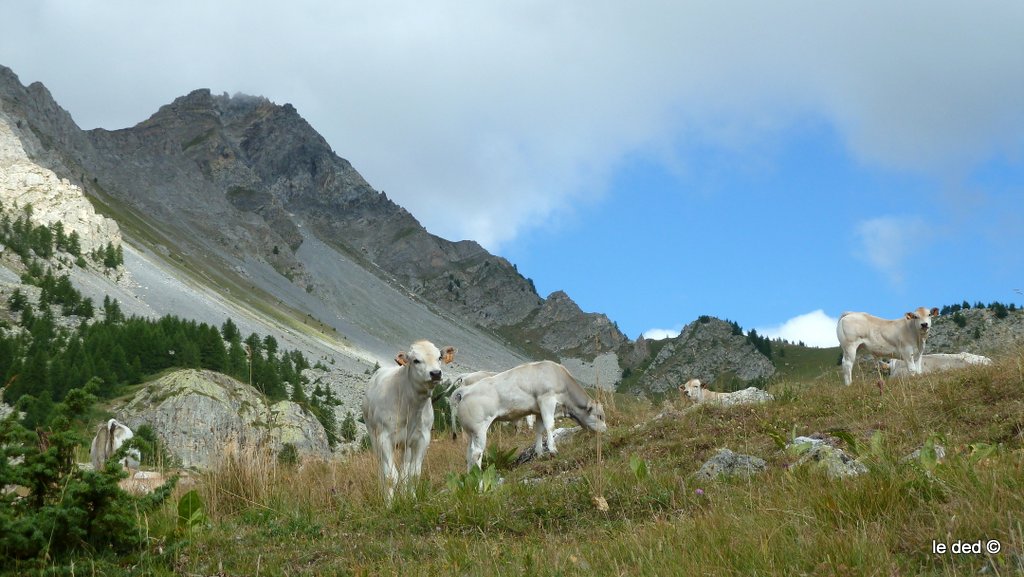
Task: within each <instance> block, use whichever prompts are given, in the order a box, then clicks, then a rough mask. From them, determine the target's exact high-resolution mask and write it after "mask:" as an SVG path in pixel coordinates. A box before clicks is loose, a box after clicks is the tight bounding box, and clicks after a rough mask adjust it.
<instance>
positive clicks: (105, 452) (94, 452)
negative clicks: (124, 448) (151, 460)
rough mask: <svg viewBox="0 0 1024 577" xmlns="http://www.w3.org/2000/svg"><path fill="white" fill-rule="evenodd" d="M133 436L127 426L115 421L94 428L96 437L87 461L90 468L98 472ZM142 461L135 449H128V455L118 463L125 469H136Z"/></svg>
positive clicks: (111, 420)
mask: <svg viewBox="0 0 1024 577" xmlns="http://www.w3.org/2000/svg"><path fill="white" fill-rule="evenodd" d="M134 436H135V434H134V433H132V430H131V429H129V428H128V426H127V425H125V424H123V423H119V422H118V421H117V419H110V420H109V421H107V422H106V423H104V424H102V425H100V426H99V427H97V428H96V436H95V437H93V439H92V447H91V448H90V449H89V460H91V461H92V468H93V470H95V471H99V470H100V469H102V468H103V464H104V463H106V462H107V459H109V458H110V456H111V455H113V454H114V453H115V452H117V450H118V449H120V448H121V445H123V444H124V443H125V442H126V441H128V439H131V438H132V437H134ZM141 461H142V455H141V454H140V453H139V450H138V449H136V448H135V447H132V448H131V449H128V454H127V456H125V458H123V459H121V461H120V463H121V465H122V466H123V467H125V468H127V469H138V468H139V463H140V462H141Z"/></svg>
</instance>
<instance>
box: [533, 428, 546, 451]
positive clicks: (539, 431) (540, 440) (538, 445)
mask: <svg viewBox="0 0 1024 577" xmlns="http://www.w3.org/2000/svg"><path fill="white" fill-rule="evenodd" d="M546 430H547V429H545V428H544V421H543V419H542V420H541V422H540V424H539V425H537V426H536V427H535V428H534V432H535V433H536V437H537V441H536V442H535V443H534V445H533V454H534V455H535V456H537V457H539V456H541V455H542V454H543V453H544V431H546Z"/></svg>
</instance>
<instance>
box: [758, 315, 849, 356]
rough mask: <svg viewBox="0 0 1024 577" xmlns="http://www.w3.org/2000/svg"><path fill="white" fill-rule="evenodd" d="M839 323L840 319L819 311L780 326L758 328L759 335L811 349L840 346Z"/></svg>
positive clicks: (790, 320) (797, 317)
mask: <svg viewBox="0 0 1024 577" xmlns="http://www.w3.org/2000/svg"><path fill="white" fill-rule="evenodd" d="M838 322H839V319H837V318H832V317H830V316H828V315H827V314H825V311H823V310H821V309H818V310H816V311H813V312H809V313H806V314H802V315H799V316H795V317H793V318H791V319H789V320H788V321H786V322H784V323H782V324H781V325H778V326H774V327H765V328H758V329H757V333H758V334H759V335H761V336H766V337H770V338H773V339H786V340H787V341H789V342H791V343H800V342H803V343H804V344H805V345H807V346H809V347H835V346H839V340H838V339H837V338H836V323H838Z"/></svg>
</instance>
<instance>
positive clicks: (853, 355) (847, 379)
mask: <svg viewBox="0 0 1024 577" xmlns="http://www.w3.org/2000/svg"><path fill="white" fill-rule="evenodd" d="M856 360H857V344H856V343H853V344H852V345H851V346H847V347H845V348H844V349H843V384H844V385H849V384H850V383H852V382H853V363H854V362H855V361H856Z"/></svg>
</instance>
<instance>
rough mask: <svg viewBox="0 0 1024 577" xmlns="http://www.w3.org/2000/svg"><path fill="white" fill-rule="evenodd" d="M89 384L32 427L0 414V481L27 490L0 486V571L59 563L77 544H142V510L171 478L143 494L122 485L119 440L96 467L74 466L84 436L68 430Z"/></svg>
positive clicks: (89, 396) (80, 548) (125, 549)
mask: <svg viewBox="0 0 1024 577" xmlns="http://www.w3.org/2000/svg"><path fill="white" fill-rule="evenodd" d="M88 388H91V389H95V386H92V387H88ZM93 392H94V390H87V388H83V389H75V390H72V391H71V392H69V393H68V395H67V397H66V398H65V399H64V401H63V402H61V403H58V404H56V405H55V407H54V412H53V417H52V418H51V419H50V421H49V423H48V426H47V427H46V428H45V429H43V428H37V432H36V433H32V432H30V431H29V430H27V429H26V428H25V427H23V426H22V425H21V424H19V423H18V422H17V421H16V420H15V416H14V415H13V414H12V415H9V416H8V417H7V418H6V419H4V420H3V421H0V486H9V485H16V486H21V487H24V488H25V490H26V491H27V495H26V496H24V497H21V496H19V495H18V494H17V493H13V492H12V493H6V492H5V493H3V494H0V551H3V552H4V554H3V555H2V556H0V572H11V571H13V572H14V573H24V572H26V570H29V569H30V568H37V569H43V568H46V567H53V566H54V565H62V564H64V563H65V562H70V561H73V558H74V556H75V555H76V554H81V553H83V552H92V553H99V554H100V555H103V554H108V553H110V554H114V555H123V554H126V553H131V552H132V551H139V550H141V548H142V547H143V546H144V545H145V543H146V537H147V535H146V531H145V530H144V527H145V525H144V521H143V516H144V515H146V514H147V513H149V512H151V511H153V510H154V509H156V508H157V507H158V506H159V505H160V504H161V503H163V501H165V500H166V499H167V498H168V497H169V496H170V493H171V490H172V488H173V487H174V484H175V483H176V481H177V479H173V480H172V481H170V482H168V483H166V484H165V485H163V486H162V487H160V488H158V489H157V490H156V491H154V492H153V493H151V494H149V495H146V496H143V497H135V496H132V495H129V494H127V493H125V492H124V491H122V490H121V489H120V488H119V487H118V481H119V480H120V479H122V478H124V477H125V476H126V474H125V473H124V472H123V471H122V469H121V468H120V466H119V465H117V461H118V459H119V458H120V457H121V456H123V454H124V452H125V451H126V450H127V447H126V446H125V447H122V448H121V449H119V450H118V452H117V453H115V454H114V455H113V456H112V457H111V458H110V459H109V460H108V461H107V463H108V464H107V466H106V467H105V468H103V469H102V470H100V471H88V470H82V469H80V468H79V467H78V465H77V464H76V463H75V461H74V455H75V450H76V448H77V447H79V446H81V445H83V444H85V443H86V442H87V439H85V438H84V437H82V436H81V435H79V434H78V433H76V432H75V427H76V425H77V426H79V427H80V426H81V425H82V423H76V422H75V417H76V416H81V415H86V414H88V411H87V409H88V408H89V407H90V406H91V405H92V404H93V403H94V402H95V399H96V397H95V395H94V394H93Z"/></svg>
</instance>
